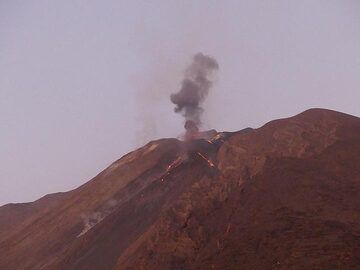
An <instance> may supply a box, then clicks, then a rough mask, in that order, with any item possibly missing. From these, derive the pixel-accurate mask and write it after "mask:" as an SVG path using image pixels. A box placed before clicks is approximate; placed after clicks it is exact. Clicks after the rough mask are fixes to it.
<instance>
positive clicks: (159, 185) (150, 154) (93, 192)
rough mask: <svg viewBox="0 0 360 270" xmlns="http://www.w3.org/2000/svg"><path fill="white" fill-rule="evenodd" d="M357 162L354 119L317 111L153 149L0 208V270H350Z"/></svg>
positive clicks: (358, 199)
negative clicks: (63, 189) (73, 184)
mask: <svg viewBox="0 0 360 270" xmlns="http://www.w3.org/2000/svg"><path fill="white" fill-rule="evenodd" d="M359 165H360V119H359V118H357V117H353V116H349V115H345V114H342V113H338V112H334V111H329V110H323V109H312V110H308V111H306V112H304V113H301V114H299V115H297V116H295V117H291V118H287V119H282V120H276V121H272V122H270V123H268V124H266V125H265V126H263V127H261V128H259V129H246V130H243V131H239V132H235V133H219V134H218V135H217V136H215V137H213V139H212V140H211V141H206V140H194V141H190V142H180V141H178V140H175V139H163V140H159V141H154V142H151V143H149V144H148V145H146V146H144V147H143V148H141V149H139V150H137V151H134V152H132V153H129V154H128V155H126V156H124V157H123V158H121V159H120V160H118V161H116V162H115V163H113V164H112V165H111V166H110V167H109V168H107V169H106V170H104V171H103V172H102V173H100V174H99V175H98V176H96V177H95V178H94V179H92V180H91V181H89V182H88V183H86V184H85V185H83V186H81V187H79V188H78V189H76V190H73V191H70V192H67V193H62V194H59V195H54V196H50V197H46V198H43V199H41V200H39V201H37V202H34V203H32V204H21V205H7V206H3V207H0V229H1V233H0V269H239V268H240V269H357V268H356V267H357V266H358V265H359V263H360V249H359V246H360V226H359V224H360V206H359V205H360V196H359V195H360V166H359ZM10 217H11V218H10ZM20 258H21V260H20Z"/></svg>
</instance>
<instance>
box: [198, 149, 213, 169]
mask: <svg viewBox="0 0 360 270" xmlns="http://www.w3.org/2000/svg"><path fill="white" fill-rule="evenodd" d="M196 153H197V154H198V155H199V156H200V157H201V158H202V159H204V160H205V161H206V162H207V163H208V164H209V165H210V167H214V166H215V165H214V163H212V162H211V160H210V159H207V158H206V157H205V156H204V155H203V154H201V153H200V152H196Z"/></svg>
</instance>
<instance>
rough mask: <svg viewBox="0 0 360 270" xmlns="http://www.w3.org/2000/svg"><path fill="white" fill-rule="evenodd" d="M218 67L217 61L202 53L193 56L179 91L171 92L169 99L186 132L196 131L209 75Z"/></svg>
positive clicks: (209, 80) (199, 121) (207, 89)
mask: <svg viewBox="0 0 360 270" xmlns="http://www.w3.org/2000/svg"><path fill="white" fill-rule="evenodd" d="M218 69H219V65H218V63H217V61H216V60H215V59H214V58H212V57H210V56H207V55H204V54H202V53H197V54H195V55H194V57H193V62H192V63H191V64H190V66H189V67H188V68H187V69H186V70H185V78H184V79H183V81H182V83H181V88H180V90H179V92H177V93H175V94H172V95H171V96H170V100H171V102H172V103H174V104H175V105H176V107H175V112H176V113H181V114H182V115H183V116H184V118H185V129H186V130H187V133H194V132H197V131H198V128H199V127H200V126H201V115H202V113H203V111H204V109H203V108H202V107H201V103H202V102H203V101H204V100H205V98H206V96H207V95H208V93H209V90H210V88H211V86H212V81H211V79H210V77H211V75H212V74H213V73H214V72H216V71H217V70H218Z"/></svg>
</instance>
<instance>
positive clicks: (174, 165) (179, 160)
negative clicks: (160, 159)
mask: <svg viewBox="0 0 360 270" xmlns="http://www.w3.org/2000/svg"><path fill="white" fill-rule="evenodd" d="M182 161H183V160H182V158H181V157H177V158H176V159H175V160H174V161H173V162H172V163H171V164H170V165H169V166H168V167H167V169H166V172H165V173H164V175H163V176H162V177H161V182H163V181H164V179H165V177H167V176H168V175H169V174H170V173H171V171H172V170H173V169H175V168H177V167H179V166H180V165H181V164H182Z"/></svg>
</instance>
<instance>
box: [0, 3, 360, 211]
mask: <svg viewBox="0 0 360 270" xmlns="http://www.w3.org/2000/svg"><path fill="white" fill-rule="evenodd" d="M199 51H201V52H203V53H205V54H209V55H212V56H213V57H215V58H216V59H217V61H218V62H219V65H220V70H219V73H218V77H217V82H216V84H215V87H214V89H213V91H212V92H211V94H210V96H209V98H208V100H207V102H206V104H205V108H206V110H207V111H206V115H205V116H204V117H205V124H206V126H205V128H210V127H211V128H216V129H218V130H229V131H233V130H239V129H242V128H244V127H248V126H251V127H259V126H261V125H262V124H264V123H266V122H267V121H269V120H272V119H274V118H280V117H287V116H291V115H294V114H297V113H299V112H301V111H303V110H305V109H308V108H310V107H326V108H330V109H335V110H339V111H343V112H347V113H350V114H354V115H357V116H359V115H360V106H359V100H360V90H359V86H360V1H358V0H337V1H335V0H334V1H332V0H298V1H295V0H294V1H289V0H277V1H273V0H267V1H266V0H235V1H208V0H207V1H184V0H181V1H180V0H178V1H119V0H114V1H91V0H87V1H85V0H83V1H75V0H57V1H55V0H54V1H47V0H26V1H17V0H0V205H1V204H4V203H7V202H19V201H21V202H23V201H30V200H34V199H37V198H39V197H40V196H42V195H44V194H47V193H50V192H56V191H66V190H69V189H72V188H75V187H77V186H78V185H80V184H82V183H84V182H86V181H87V180H89V179H90V178H92V177H93V176H95V175H96V174H97V173H98V172H100V171H101V170H102V169H104V168H105V167H106V166H108V165H109V164H110V163H111V162H113V161H114V160H116V159H118V158H120V157H121V156H122V155H123V154H125V153H126V152H128V151H130V150H133V149H134V148H135V147H138V146H140V145H141V144H143V143H145V142H146V141H148V140H150V139H153V138H161V137H176V136H177V135H179V134H180V133H181V132H182V118H181V117H180V116H179V115H176V114H175V113H173V105H172V104H171V103H170V101H169V94H170V93H171V92H176V91H177V90H178V89H179V83H180V81H181V78H182V72H183V70H184V69H185V67H186V65H187V64H188V63H189V62H190V61H191V57H192V55H193V54H195V53H197V52H199Z"/></svg>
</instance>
